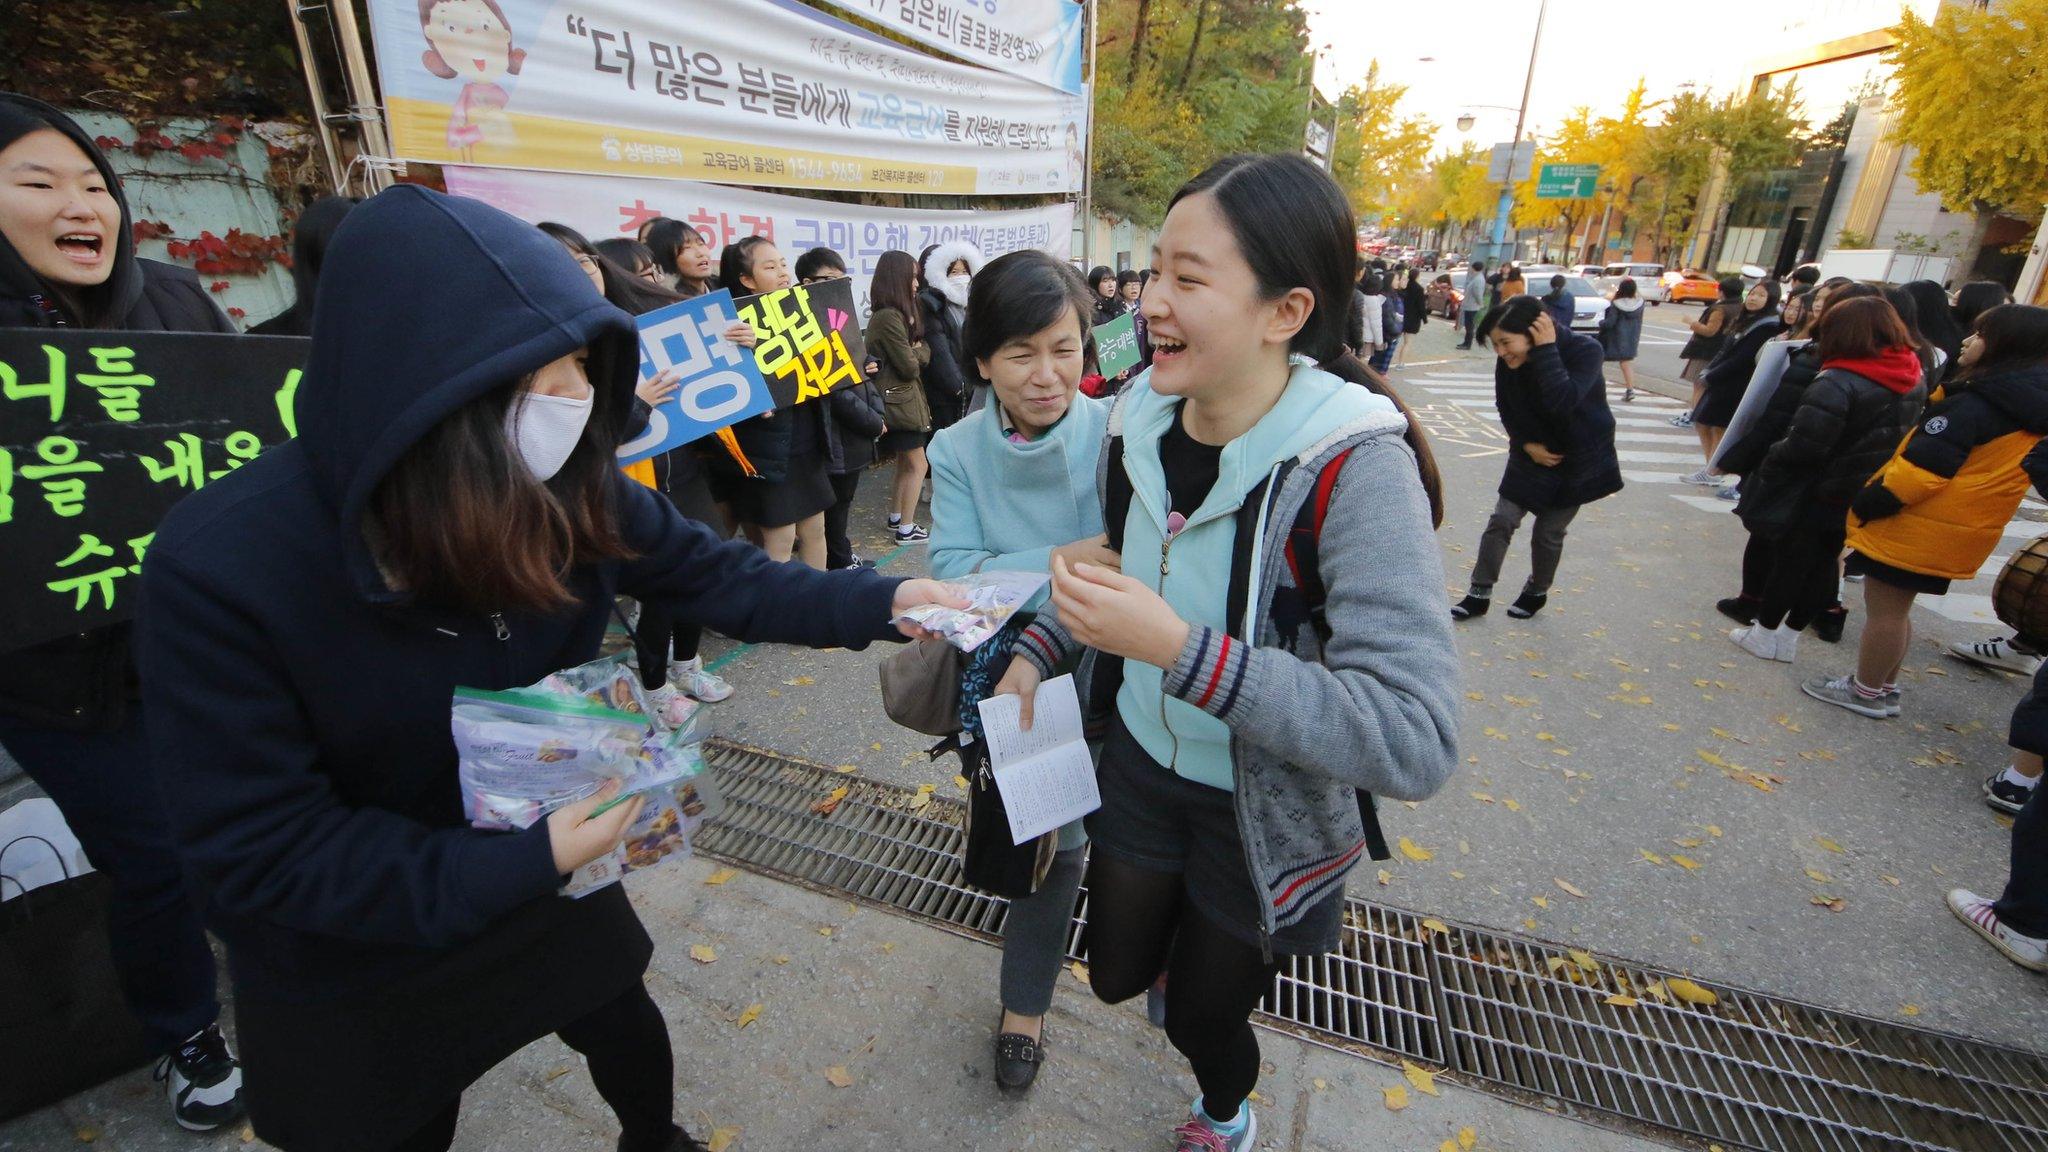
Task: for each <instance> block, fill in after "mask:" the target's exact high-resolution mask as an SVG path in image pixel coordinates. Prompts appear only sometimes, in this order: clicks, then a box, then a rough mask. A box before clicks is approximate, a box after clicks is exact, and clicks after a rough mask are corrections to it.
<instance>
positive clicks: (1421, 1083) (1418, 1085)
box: [1401, 1060, 1437, 1096]
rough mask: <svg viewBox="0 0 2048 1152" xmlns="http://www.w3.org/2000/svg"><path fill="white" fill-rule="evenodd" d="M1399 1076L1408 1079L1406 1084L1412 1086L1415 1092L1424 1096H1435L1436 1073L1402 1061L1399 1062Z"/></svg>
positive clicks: (1411, 1062) (1408, 1061) (1407, 1061)
mask: <svg viewBox="0 0 2048 1152" xmlns="http://www.w3.org/2000/svg"><path fill="white" fill-rule="evenodd" d="M1401 1075H1403V1076H1405V1077H1407V1078H1408V1083H1410V1084H1413V1085H1414V1086H1415V1090H1416V1091H1417V1092H1420V1093H1422V1094H1423V1095H1425V1096H1435V1095H1437V1090H1436V1073H1434V1072H1432V1071H1430V1070H1429V1069H1427V1068H1424V1067H1423V1066H1422V1065H1420V1064H1417V1063H1415V1062H1413V1061H1410V1060H1403V1061H1401Z"/></svg>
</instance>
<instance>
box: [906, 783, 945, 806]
mask: <svg viewBox="0 0 2048 1152" xmlns="http://www.w3.org/2000/svg"><path fill="white" fill-rule="evenodd" d="M937 790H938V785H936V784H919V785H918V786H917V795H915V796H912V797H911V798H910V810H911V811H912V812H915V811H917V810H919V809H920V808H924V807H925V806H927V805H929V804H930V803H931V802H932V793H933V792H935V791H937Z"/></svg>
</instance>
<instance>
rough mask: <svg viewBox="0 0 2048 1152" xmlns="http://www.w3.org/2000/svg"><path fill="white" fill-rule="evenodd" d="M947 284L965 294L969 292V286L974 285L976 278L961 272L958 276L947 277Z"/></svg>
mask: <svg viewBox="0 0 2048 1152" xmlns="http://www.w3.org/2000/svg"><path fill="white" fill-rule="evenodd" d="M946 283H948V284H951V285H952V286H953V287H955V288H958V289H959V290H960V291H961V292H962V293H963V294H964V293H965V292H966V291H967V286H968V285H970V284H972V283H974V277H972V276H970V275H968V274H967V273H965V272H961V273H959V274H957V275H953V276H948V277H946Z"/></svg>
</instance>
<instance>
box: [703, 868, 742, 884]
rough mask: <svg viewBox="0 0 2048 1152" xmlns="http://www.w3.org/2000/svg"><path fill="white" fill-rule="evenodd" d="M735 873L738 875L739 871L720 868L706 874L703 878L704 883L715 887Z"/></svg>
mask: <svg viewBox="0 0 2048 1152" xmlns="http://www.w3.org/2000/svg"><path fill="white" fill-rule="evenodd" d="M737 875H739V872H738V871H737V870H735V869H732V868H720V869H719V870H718V871H716V872H713V873H712V874H711V875H709V876H706V877H705V878H704V883H706V884H708V885H710V886H711V887H713V888H716V887H718V886H719V885H720V884H723V883H725V882H726V881H727V880H730V879H732V878H733V877H735V876H737Z"/></svg>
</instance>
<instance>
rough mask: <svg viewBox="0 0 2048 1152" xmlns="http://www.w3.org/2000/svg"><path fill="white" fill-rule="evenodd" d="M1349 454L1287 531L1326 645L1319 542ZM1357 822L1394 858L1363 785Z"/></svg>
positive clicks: (1368, 844) (1299, 582)
mask: <svg viewBox="0 0 2048 1152" xmlns="http://www.w3.org/2000/svg"><path fill="white" fill-rule="evenodd" d="M1350 456H1351V449H1349V448H1346V449H1345V450H1343V451H1342V452H1339V453H1337V454H1336V455H1335V456H1332V457H1330V461H1329V463H1327V464H1325V465H1323V470H1322V471H1321V472H1318V473H1317V474H1316V490H1315V494H1314V495H1313V496H1312V497H1311V498H1310V499H1309V500H1307V501H1305V502H1303V504H1302V506H1301V510H1300V511H1299V512H1297V513H1295V516H1294V527H1293V528H1292V529H1290V530H1289V531H1288V533H1287V566H1288V568H1289V569H1290V570H1292V571H1293V573H1294V586H1295V587H1296V588H1299V589H1300V590H1301V598H1302V601H1303V603H1305V604H1306V605H1307V606H1308V615H1309V621H1310V623H1312V624H1313V625H1314V626H1315V630H1316V639H1317V640H1318V641H1320V642H1321V643H1323V644H1328V643H1329V642H1330V621H1329V617H1328V615H1327V614H1325V612H1324V611H1323V603H1324V601H1325V600H1326V599H1328V597H1329V591H1328V589H1327V588H1326V587H1325V586H1324V584H1323V573H1322V569H1321V568H1320V567H1319V563H1320V560H1321V552H1320V549H1319V547H1318V545H1319V542H1320V541H1321V539H1322V536H1323V521H1324V520H1326V519H1328V518H1329V514H1330V497H1331V495H1332V494H1333V493H1335V491H1336V489H1337V477H1338V475H1339V474H1340V473H1342V472H1343V471H1344V462H1345V461H1346V460H1347V459H1349V458H1350ZM1358 822H1359V824H1360V825H1361V826H1362V827H1363V828H1364V829H1365V851H1366V854H1367V855H1368V856H1370V857H1372V858H1373V859H1374V860H1391V859H1393V855H1394V854H1393V852H1392V851H1391V850H1390V849H1389V848H1388V847H1387V833H1386V830H1385V829H1383V828H1381V827H1380V812H1379V803H1378V801H1376V800H1374V799H1373V795H1372V793H1370V792H1368V791H1366V790H1365V789H1363V788H1360V789H1359V790H1358Z"/></svg>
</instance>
